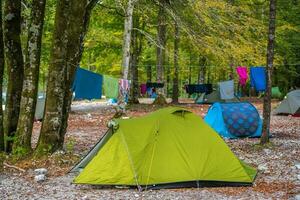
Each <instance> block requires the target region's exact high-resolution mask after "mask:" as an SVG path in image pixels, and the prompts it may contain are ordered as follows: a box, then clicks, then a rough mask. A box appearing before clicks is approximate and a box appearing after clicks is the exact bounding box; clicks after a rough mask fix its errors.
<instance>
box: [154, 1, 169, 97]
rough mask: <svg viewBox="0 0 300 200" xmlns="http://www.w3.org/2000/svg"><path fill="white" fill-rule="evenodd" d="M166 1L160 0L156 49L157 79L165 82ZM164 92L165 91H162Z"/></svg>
mask: <svg viewBox="0 0 300 200" xmlns="http://www.w3.org/2000/svg"><path fill="white" fill-rule="evenodd" d="M165 7H166V2H165V0H159V11H158V16H157V18H158V19H157V21H158V26H157V45H158V46H157V50H156V81H157V82H164V63H165V47H166V33H167V24H166V20H167V19H166V11H165V9H166V8H165ZM162 92H163V91H162Z"/></svg>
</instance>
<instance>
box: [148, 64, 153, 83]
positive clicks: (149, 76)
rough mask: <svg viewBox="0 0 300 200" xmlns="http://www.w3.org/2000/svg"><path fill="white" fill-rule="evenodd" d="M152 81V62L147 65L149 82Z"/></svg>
mask: <svg viewBox="0 0 300 200" xmlns="http://www.w3.org/2000/svg"><path fill="white" fill-rule="evenodd" d="M151 81H152V66H151V64H149V65H147V82H151Z"/></svg>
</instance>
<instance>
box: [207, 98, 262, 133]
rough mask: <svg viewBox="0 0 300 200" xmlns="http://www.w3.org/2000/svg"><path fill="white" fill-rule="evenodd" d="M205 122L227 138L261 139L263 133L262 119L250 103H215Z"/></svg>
mask: <svg viewBox="0 0 300 200" xmlns="http://www.w3.org/2000/svg"><path fill="white" fill-rule="evenodd" d="M204 120H205V122H206V123H208V124H209V125H210V126H211V127H212V128H213V129H214V130H215V131H216V132H218V133H219V134H220V135H221V136H223V137H225V138H241V137H260V136H261V132H262V119H261V118H260V116H259V113H258V111H257V109H256V108H255V107H254V106H253V105H252V104H251V103H248V102H235V103H214V104H213V105H212V106H211V107H210V108H209V110H208V112H207V115H206V116H205V118H204Z"/></svg>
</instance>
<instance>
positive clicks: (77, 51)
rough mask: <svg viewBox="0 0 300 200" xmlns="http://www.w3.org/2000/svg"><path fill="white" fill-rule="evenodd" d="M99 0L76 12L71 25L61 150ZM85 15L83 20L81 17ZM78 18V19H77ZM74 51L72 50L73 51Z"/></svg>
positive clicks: (60, 134)
mask: <svg viewBox="0 0 300 200" xmlns="http://www.w3.org/2000/svg"><path fill="white" fill-rule="evenodd" d="M97 2H98V0H91V1H89V3H88V4H87V6H86V9H85V10H84V7H82V10H80V9H77V11H76V12H74V16H75V18H73V19H75V20H74V21H73V22H71V24H70V28H69V29H70V30H72V33H71V34H69V36H68V38H69V39H68V41H69V43H68V49H70V51H68V55H67V57H68V58H67V59H68V65H67V69H68V72H69V73H68V74H66V75H65V78H66V86H65V90H66V93H65V96H64V104H63V111H62V113H63V117H62V127H61V129H60V133H59V137H60V139H59V148H60V149H61V148H63V144H64V139H65V134H66V132H67V127H68V119H69V113H70V111H71V103H72V95H73V91H72V85H73V82H74V79H75V74H76V67H77V66H78V65H79V63H80V60H81V58H82V53H83V49H84V38H85V36H86V33H87V31H88V27H89V22H90V17H91V13H92V10H93V8H94V7H95V6H96V3H97ZM82 3H85V2H84V1H83V2H82ZM83 13H84V16H83V20H82V17H81V15H82V14H83ZM76 16H77V17H76ZM71 49H72V50H71Z"/></svg>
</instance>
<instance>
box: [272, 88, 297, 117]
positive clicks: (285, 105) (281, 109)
mask: <svg viewBox="0 0 300 200" xmlns="http://www.w3.org/2000/svg"><path fill="white" fill-rule="evenodd" d="M273 114H275V115H277V114H286V115H288V114H290V115H295V116H296V115H297V116H298V115H299V116H300V90H294V91H292V92H289V93H288V94H287V95H286V98H285V99H284V100H283V101H282V102H281V104H280V105H279V106H278V107H277V108H276V109H275V110H274V112H273Z"/></svg>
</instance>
